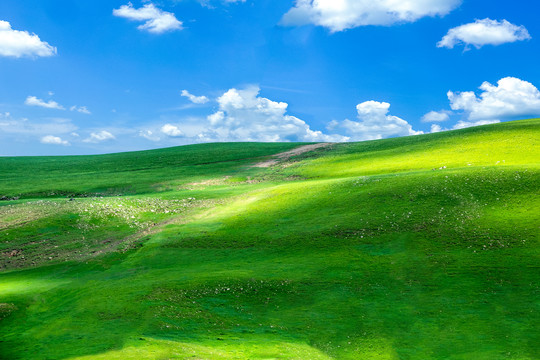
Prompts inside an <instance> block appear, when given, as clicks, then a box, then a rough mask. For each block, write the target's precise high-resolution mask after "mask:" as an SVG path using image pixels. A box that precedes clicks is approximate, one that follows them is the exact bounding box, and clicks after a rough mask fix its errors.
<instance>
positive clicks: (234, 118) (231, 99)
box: [198, 86, 347, 142]
mask: <svg viewBox="0 0 540 360" xmlns="http://www.w3.org/2000/svg"><path fill="white" fill-rule="evenodd" d="M259 91H260V89H259V87H257V86H250V87H247V88H245V89H243V90H238V89H230V90H228V91H227V92H225V93H224V94H223V95H222V96H221V97H219V98H218V103H219V110H218V111H217V112H215V113H214V114H211V115H209V116H208V117H207V120H208V124H207V126H206V128H205V129H204V130H203V131H202V132H201V133H200V134H198V138H199V139H200V140H202V141H265V142H272V141H313V142H317V141H321V142H324V141H345V140H347V138H346V137H343V136H340V135H326V134H323V133H322V132H320V131H314V130H311V128H310V127H309V125H308V124H306V123H305V122H304V121H303V120H300V119H298V118H297V117H294V116H291V115H287V107H288V104H287V103H284V102H275V101H272V100H270V99H267V98H263V97H260V96H259Z"/></svg>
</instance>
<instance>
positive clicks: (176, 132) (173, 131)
mask: <svg viewBox="0 0 540 360" xmlns="http://www.w3.org/2000/svg"><path fill="white" fill-rule="evenodd" d="M161 132H162V133H164V134H165V135H167V136H170V137H180V136H183V135H184V133H183V132H182V131H181V130H180V129H179V128H178V127H177V126H174V125H171V124H165V125H163V126H162V127H161ZM150 134H152V132H151V131H150Z"/></svg>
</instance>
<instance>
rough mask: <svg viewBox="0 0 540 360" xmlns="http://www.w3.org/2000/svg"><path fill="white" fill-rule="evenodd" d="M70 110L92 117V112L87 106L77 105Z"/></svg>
mask: <svg viewBox="0 0 540 360" xmlns="http://www.w3.org/2000/svg"><path fill="white" fill-rule="evenodd" d="M69 110H71V111H77V112H80V113H81V114H87V115H90V114H92V113H91V112H90V110H88V108H87V107H86V106H77V105H73V106H72V107H70V108H69Z"/></svg>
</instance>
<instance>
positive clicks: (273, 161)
mask: <svg viewBox="0 0 540 360" xmlns="http://www.w3.org/2000/svg"><path fill="white" fill-rule="evenodd" d="M331 145H334V143H318V144H312V145H304V146H299V147H297V148H294V149H292V150H289V151H285V152H282V153H279V154H276V155H274V158H273V159H270V160H266V161H262V162H260V163H257V164H255V165H253V167H259V168H267V167H270V166H274V165H276V164H278V163H279V162H281V161H285V160H288V159H290V158H291V157H293V156H297V155H300V154H303V153H306V152H309V151H313V150H316V149H321V148H325V147H328V146H331Z"/></svg>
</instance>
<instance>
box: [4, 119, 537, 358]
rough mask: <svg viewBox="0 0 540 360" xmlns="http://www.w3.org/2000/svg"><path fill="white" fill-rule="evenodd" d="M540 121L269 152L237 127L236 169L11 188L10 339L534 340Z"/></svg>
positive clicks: (42, 342)
mask: <svg viewBox="0 0 540 360" xmlns="http://www.w3.org/2000/svg"><path fill="white" fill-rule="evenodd" d="M539 135H540V121H539V120H527V121H517V122H511V123H505V124H498V125H493V126H485V127H479V128H473V129H466V130H461V131H456V132H445V133H440V134H431V135H426V136H416V137H409V138H399V139H390V140H381V141H374V142H363V143H354V144H343V145H334V146H331V147H329V148H324V149H319V150H317V151H314V152H311V153H306V154H303V155H300V156H297V157H295V158H293V159H290V160H288V161H284V162H283V163H282V164H280V165H277V166H274V167H271V168H268V169H252V168H250V167H249V166H248V165H249V164H250V163H254V162H256V161H257V159H249V158H251V156H249V155H246V154H248V153H243V149H241V148H240V147H238V148H235V150H234V151H239V152H241V154H237V156H236V158H237V160H235V162H233V163H232V164H233V165H232V167H231V168H230V169H229V170H227V166H228V165H227V164H230V163H229V162H228V161H227V160H225V159H224V163H220V164H214V163H212V164H207V165H204V166H206V170H204V169H203V168H204V167H200V168H198V169H197V170H193V169H187V170H185V174H186V175H185V177H184V174H183V173H175V174H174V175H175V176H173V173H172V170H170V171H171V172H167V169H161V168H160V169H155V172H156V174H165V173H166V174H169V175H170V177H168V178H167V180H166V181H163V180H162V179H161V178H159V179H157V178H156V180H155V182H152V180H151V179H152V178H151V177H150V176H149V177H148V178H146V180H144V181H143V182H141V183H139V184H140V185H137V189H145V190H144V191H142V190H140V191H141V193H142V194H140V195H136V196H122V197H103V198H100V197H98V198H88V199H75V200H74V201H69V200H67V199H47V200H42V201H35V200H32V201H27V200H25V201H21V200H18V201H6V202H5V203H7V204H8V205H5V206H2V207H0V214H2V217H1V218H0V226H1V227H0V246H2V248H1V249H2V250H1V251H0V253H1V255H0V256H3V257H0V261H3V262H4V263H3V265H4V268H5V270H3V271H2V272H1V273H0V355H1V356H0V358H5V359H107V360H108V359H486V360H488V359H489V360H492V359H519V360H523V359H538V358H540V352H539V350H538V348H539V347H538V344H539V343H540V329H539V326H538V324H540V268H539V265H538V264H539V263H540V262H539V260H540V247H539V245H540V244H539V240H540V237H539V235H538V234H539V233H540V231H539V230H540V229H539V226H540V199H539V196H538V195H539V190H540V162H539V159H540V152H539V151H538V143H537V141H538V138H539ZM219 146H225V147H227V146H231V147H234V145H231V144H226V145H219ZM253 146H255V147H256V145H253ZM265 146H266V145H265ZM291 146H292V145H291V144H288V145H287V146H284V147H281V148H280V147H279V146H277V147H275V148H273V151H275V152H279V151H283V150H287V149H290V147H291ZM210 148H211V145H205V146H201V147H200V149H201V150H204V151H205V152H208V149H210ZM196 149H197V146H194V147H192V150H190V151H193V152H194V154H196V153H197V151H196ZM167 151H172V149H171V150H169V149H167ZM175 151H179V150H175ZM231 151H232V150H231ZM261 151H262V150H261ZM264 151H268V152H270V148H266V149H264ZM268 152H267V153H265V154H266V155H267V154H268ZM242 154H243V155H242ZM125 156H126V157H129V156H130V155H129V154H125ZM243 156H244V157H243ZM261 156H262V155H261ZM231 157H232V158H235V156H233V155H231ZM27 161H28V162H29V163H28V164H26V165H25V166H29V167H30V166H31V165H32V164H31V163H32V162H33V161H34V159H27ZM39 161H41V162H43V161H45V162H46V161H47V159H39ZM126 161H127V160H126ZM186 161H187V162H188V163H189V161H191V160H189V161H188V160H186ZM115 166H116V165H115ZM186 167H188V168H189V166H187V165H186ZM110 174H114V170H112V169H111V170H110ZM126 174H127V172H126ZM194 174H195V175H194ZM156 176H157V175H156ZM108 179H109V180H107V181H113V180H114V183H115V184H116V185H115V186H116V189H121V188H122V187H123V186H124V183H122V182H121V181H120V182H116V181H117V180H121V178H118V179H116V178H115V177H114V176H113V175H111V176H110V177H109V178H108ZM62 181H63V180H59V183H62ZM103 181H105V180H103ZM164 182H166V183H167V185H163V183H164ZM70 184H71V185H69V186H73V189H77V183H76V182H73V183H70ZM104 184H105V185H104V186H103V184H102V185H100V186H102V187H103V188H107V187H108V185H107V184H106V182H104ZM158 184H159V185H158ZM32 186H35V185H28V187H32ZM41 186H42V185H41ZM139 186H140V187H139ZM65 188H66V189H67V187H65ZM21 189H22V190H18V191H19V193H25V191H24V188H21ZM81 189H84V192H91V191H94V190H95V189H96V188H92V187H91V184H90V183H85V182H83V183H81ZM92 189H94V190H92ZM152 189H154V190H152ZM47 190H48V189H46V188H41V190H40V191H43V192H44V193H46V192H47ZM152 191H153V192H152ZM124 195H126V194H124ZM91 205H92V206H93V207H92V206H91ZM120 205H121V206H120ZM85 210H88V211H85ZM13 234H15V235H13ZM82 235H84V236H85V239H84V240H82V237H81V236H82ZM107 237H110V238H114V241H112V242H111V243H108V244H107V246H102V245H104V244H102V243H101V241H103V240H104V239H106V238H107ZM37 239H40V240H39V241H42V240H43V239H47V243H48V242H50V243H51V245H52V244H54V245H52V246H49V245H45V243H44V244H43V245H42V244H41V243H39V242H38V243H37V244H32V242H36V241H38V240H37ZM13 244H16V247H15V248H14V247H13ZM54 246H58V248H55V247H54ZM55 249H56V250H55ZM82 249H86V250H85V251H86V252H85V251H83V250H82ZM13 250H20V251H21V254H15V255H13V256H11V255H10V254H11V253H10V252H12V251H13ZM40 250H41V251H43V252H44V253H46V254H57V253H58V254H59V255H58V256H57V257H53V259H51V260H48V258H47V257H45V260H43V261H42V262H39V261H37V260H35V259H36V258H37V252H39V251H40ZM55 251H56V252H55ZM92 251H101V252H100V253H92ZM6 254H7V255H6ZM23 254H27V256H29V257H31V258H32V259H34V260H33V261H34V263H33V264H32V263H31V262H28V261H25V260H22V259H19V257H20V256H22V255H23ZM55 256H56V255H55ZM14 258H16V259H17V260H15V259H14Z"/></svg>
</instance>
